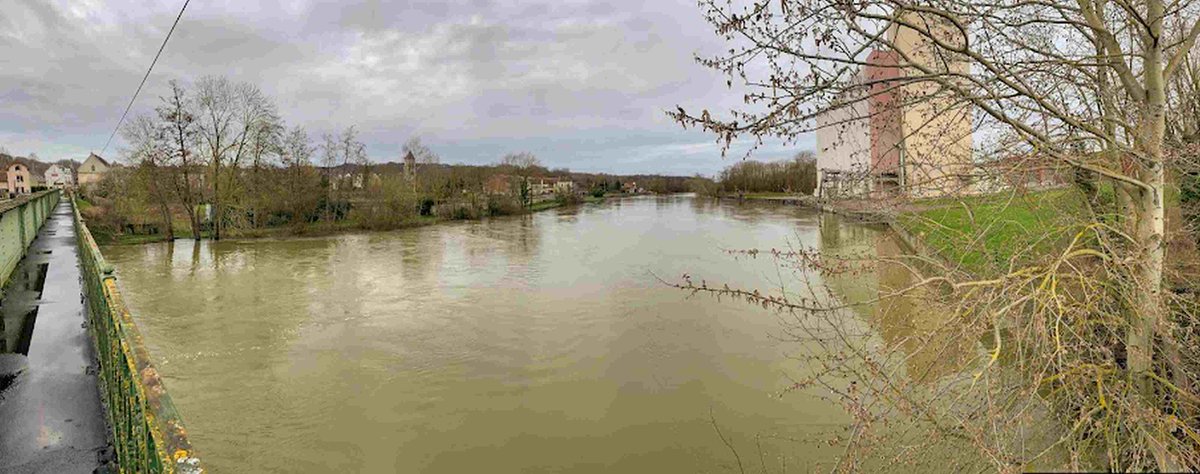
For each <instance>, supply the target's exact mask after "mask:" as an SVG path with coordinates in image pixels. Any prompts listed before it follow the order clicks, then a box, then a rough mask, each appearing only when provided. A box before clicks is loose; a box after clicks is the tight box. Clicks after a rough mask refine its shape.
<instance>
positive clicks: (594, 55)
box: [0, 0, 803, 174]
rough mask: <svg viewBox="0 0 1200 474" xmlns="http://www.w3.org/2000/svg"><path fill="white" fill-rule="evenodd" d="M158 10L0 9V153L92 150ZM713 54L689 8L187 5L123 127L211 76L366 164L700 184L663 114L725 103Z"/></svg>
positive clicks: (708, 158) (709, 151) (0, 3)
mask: <svg viewBox="0 0 1200 474" xmlns="http://www.w3.org/2000/svg"><path fill="white" fill-rule="evenodd" d="M175 8H177V5H166V4H146V3H144V2H142V1H140V0H123V1H112V2H108V3H107V4H103V5H101V4H99V3H96V2H94V1H87V0H74V1H72V0H50V1H47V2H24V1H22V0H0V11H3V12H4V13H5V15H4V16H0V48H3V50H4V51H5V54H4V55H0V101H3V103H4V107H0V145H6V144H7V145H9V148H10V149H12V151H15V152H18V153H27V152H30V151H34V152H38V154H39V155H41V156H44V157H52V158H57V157H58V156H54V153H58V154H61V155H71V154H73V153H74V154H78V153H82V152H85V151H86V150H91V149H95V148H98V147H99V146H102V145H103V141H104V139H105V138H107V135H108V133H109V132H110V131H111V127H112V126H113V124H114V122H115V121H116V119H117V117H118V116H119V114H120V111H121V110H122V109H123V108H124V106H125V103H126V101H128V98H129V95H130V94H131V93H132V91H133V88H134V87H135V86H136V84H137V81H138V80H140V79H141V75H142V73H143V72H144V68H145V67H146V65H147V64H148V63H149V61H150V59H151V58H152V57H153V54H154V52H155V50H157V47H158V44H159V42H160V41H161V39H162V36H163V35H164V34H165V33H166V29H167V28H168V27H169V26H170V22H171V20H173V19H174V14H175V13H176V12H177V10H174V9H175ZM719 47H721V43H720V42H719V40H717V39H716V38H715V37H714V36H713V35H712V34H711V32H710V30H709V27H708V26H707V25H706V24H705V23H704V22H703V20H702V19H701V17H700V12H699V11H698V10H697V7H696V5H695V3H694V2H693V1H692V0H659V1H655V2H633V1H629V2H622V1H617V0H606V1H601V0H596V1H579V0H559V1H545V2H504V1H490V0H461V1H449V2H442V1H432V0H427V1H408V2H392V1H375V0H367V1H358V2H325V1H316V0H313V1H307V2H287V1H282V0H280V1H274V2H272V1H262V2H242V1H238V0H225V1H223V2H222V1H212V2H192V4H191V5H190V6H189V9H188V12H187V14H186V15H185V17H184V19H183V21H182V23H181V24H180V25H179V28H178V29H177V30H176V32H175V36H174V37H173V38H172V40H171V43H170V45H169V46H168V47H167V50H166V52H165V53H164V56H163V58H162V60H161V61H160V63H159V65H158V66H157V67H156V70H155V73H154V74H153V75H152V76H151V78H150V82H149V84H148V85H147V89H146V90H145V91H143V94H142V97H141V98H140V99H139V100H138V103H137V106H136V107H135V108H134V111H135V113H143V112H147V111H150V110H152V108H153V107H154V106H155V105H156V104H157V102H158V100H157V96H158V95H160V94H162V93H164V92H165V88H166V83H167V81H169V80H171V79H181V80H184V81H185V82H186V81H190V80H194V79H196V78H198V77H200V76H202V75H207V74H219V75H226V76H229V77H231V78H232V79H235V80H239V81H248V82H252V83H255V84H257V85H259V86H260V87H261V88H262V89H263V90H264V91H266V92H267V93H268V94H270V95H272V96H273V97H275V99H276V102H277V103H278V105H279V108H280V111H281V112H282V114H283V116H284V117H285V118H286V119H287V120H288V121H289V122H290V123H293V124H301V125H304V126H305V127H307V128H309V129H310V131H311V132H313V134H315V135H319V134H320V133H323V132H328V131H333V130H335V129H337V128H341V127H345V126H348V125H357V126H358V128H359V129H360V131H361V133H362V136H363V138H364V139H365V140H366V141H367V142H368V145H369V148H368V149H369V151H370V153H371V154H372V156H373V157H374V158H375V159H380V160H387V159H394V158H395V156H396V155H397V154H398V153H399V149H400V146H401V144H402V143H403V142H404V140H405V139H406V138H407V136H408V135H409V134H412V133H419V134H422V135H423V136H424V137H425V138H426V142H427V143H429V144H430V145H431V146H433V147H434V148H435V149H439V150H440V151H442V155H443V157H445V158H446V159H448V160H450V161H465V162H487V161H488V160H493V159H494V158H492V157H494V156H500V155H501V154H503V153H504V152H506V151H512V150H520V149H530V150H533V151H535V152H536V151H537V150H544V152H545V154H546V156H545V157H544V160H545V161H546V162H547V163H548V164H550V165H551V166H568V165H569V166H572V167H576V168H579V169H588V170H604V171H621V170H620V169H619V168H620V167H627V168H629V169H628V171H630V172H649V171H654V170H656V169H661V170H663V171H666V170H671V171H672V172H683V171H687V170H689V169H690V170H693V171H701V172H706V173H709V172H712V171H713V170H715V169H718V168H719V167H721V166H724V165H726V164H728V163H727V162H725V161H722V160H721V159H720V158H719V155H718V153H717V151H716V149H715V147H698V148H696V147H690V144H695V143H697V142H705V141H711V137H706V136H704V135H702V134H698V133H695V132H693V131H683V130H681V129H680V128H679V127H678V126H677V125H676V124H673V123H671V122H670V121H669V120H667V119H666V118H665V117H664V115H663V111H664V110H668V109H673V108H674V106H675V105H676V104H683V105H685V106H687V107H692V108H695V107H709V108H712V109H714V110H720V109H721V108H723V107H729V106H732V105H736V104H739V103H740V100H741V98H740V95H738V94H737V93H736V91H729V90H727V89H726V88H725V87H724V80H723V78H721V77H719V76H717V75H715V74H714V73H712V72H711V71H708V70H706V69H703V68H701V67H700V66H698V65H696V64H695V63H694V62H693V60H692V55H693V53H694V52H697V51H701V52H703V51H706V50H713V49H714V48H719ZM802 145H803V144H801V145H798V146H802ZM17 147H25V148H17ZM772 147H774V148H771V151H770V152H769V153H767V155H764V156H765V157H767V158H777V157H783V156H786V155H789V154H790V153H786V150H787V149H790V148H789V147H784V146H782V145H772ZM26 148H29V149H26ZM43 149H44V151H43ZM681 150H682V151H688V153H682V152H681ZM97 151H98V150H97ZM689 174H690V173H689Z"/></svg>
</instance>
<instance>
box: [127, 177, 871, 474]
mask: <svg viewBox="0 0 1200 474" xmlns="http://www.w3.org/2000/svg"><path fill="white" fill-rule="evenodd" d="M877 234H878V232H877V231H875V230H872V229H869V228H866V227H861V226H857V225H854V224H849V223H843V222H840V221H838V220H837V218H836V217H832V216H818V215H817V214H815V213H812V212H810V211H806V210H801V209H797V208H795V207H786V206H778V205H752V204H741V205H739V204H736V203H725V202H722V203H716V202H712V201H708V200H704V199H697V198H692V197H688V196H671V197H639V198H627V199H610V200H608V201H607V202H605V203H602V204H597V205H585V206H582V207H578V208H571V209H556V210H551V211H546V212H542V213H538V214H534V215H529V216H521V217H512V218H500V219H491V220H485V221H478V222H460V223H448V224H443V225H436V226H429V227H423V228H416V229H408V230H401V231H395V232H380V233H363V234H352V235H341V236H334V237H321V238H300V239H288V240H252V241H222V242H217V243H214V242H207V241H206V242H201V243H198V244H193V243H192V242H191V241H182V240H181V241H178V242H175V243H174V244H166V243H163V244H152V245H143V246H117V247H109V248H105V249H104V252H105V254H106V255H107V256H108V257H109V259H110V260H111V262H112V263H114V264H115V265H116V267H117V269H118V275H119V281H120V283H121V287H122V289H123V291H124V293H125V297H126V299H127V301H128V303H129V305H130V306H131V308H132V310H133V311H134V315H135V319H136V320H137V322H138V324H139V325H140V327H141V329H142V332H143V334H144V335H145V339H146V342H147V344H148V345H149V346H150V349H151V353H152V354H153V356H154V357H155V360H156V361H157V363H158V365H159V367H160V370H161V372H162V373H163V374H164V375H165V377H166V383H167V386H168V388H169V390H170V391H171V395H172V397H173V398H174V400H175V403H176V405H177V407H178V408H179V410H180V412H181V413H182V415H183V417H184V420H185V422H186V423H187V427H188V430H189V432H190V434H191V436H192V441H193V443H194V444H195V445H196V447H197V449H198V450H199V451H200V453H201V455H202V458H203V459H205V460H206V463H207V465H208V466H209V468H210V469H211V470H212V471H213V472H218V473H221V472H433V473H454V472H500V473H508V472H512V473H515V472H730V471H731V470H732V471H735V472H736V471H737V470H738V467H737V466H738V462H739V458H740V462H741V463H743V464H744V466H745V468H746V469H748V470H752V471H754V472H760V471H761V470H762V466H766V468H767V470H769V471H770V472H782V471H784V470H785V468H786V470H791V471H801V472H803V471H809V470H812V469H813V468H814V467H815V464H816V463H828V462H830V461H831V460H832V459H833V458H834V457H835V456H836V455H837V454H839V452H840V449H839V448H831V447H827V445H825V444H823V443H820V441H821V440H822V439H824V438H825V437H827V436H829V435H830V434H831V433H837V432H838V430H839V429H842V427H843V426H844V425H845V424H846V423H847V421H848V419H847V416H846V415H845V414H844V412H843V410H842V409H841V408H840V407H839V406H837V405H836V404H835V403H834V402H831V401H829V400H827V399H824V398H822V397H821V395H822V393H820V392H819V391H817V390H812V391H804V392H793V393H789V394H787V395H784V396H778V395H779V394H780V393H781V391H782V390H783V389H784V388H785V387H787V386H788V385H789V380H790V379H789V375H790V374H792V373H794V372H795V371H796V369H797V368H796V367H795V365H796V364H797V362H796V360H794V359H789V358H788V357H787V356H788V354H789V351H790V350H791V347H790V346H789V344H790V343H788V342H784V339H785V338H782V337H780V336H781V334H780V332H781V330H780V321H779V319H778V317H777V316H776V315H775V314H773V313H771V312H769V311H766V310H764V309H762V308H758V307H754V306H750V305H747V304H746V303H743V302H735V301H717V300H715V299H713V298H711V297H704V296H690V295H689V294H688V293H686V292H682V291H679V290H674V289H671V288H669V287H666V286H665V285H664V284H662V283H661V282H660V281H659V280H658V279H657V278H659V277H661V278H663V279H665V280H672V281H678V279H679V278H680V276H681V275H682V274H684V273H687V274H690V275H691V276H692V278H693V279H694V280H695V281H697V282H699V281H700V280H701V279H705V280H707V281H709V282H718V283H722V284H723V283H729V284H730V285H731V286H740V287H758V288H770V287H773V286H778V283H779V281H780V275H781V273H780V272H779V271H778V269H777V268H776V266H775V264H774V262H772V261H771V259H763V258H760V259H752V260H747V259H735V258H733V257H732V256H730V255H729V254H728V253H726V252H725V251H724V250H726V249H744V248H754V247H757V248H772V247H774V248H781V247H785V246H787V245H789V244H790V245H805V246H816V247H818V248H823V249H824V250H827V251H829V250H836V251H845V250H846V249H840V248H838V247H839V246H852V245H858V246H864V245H865V246H868V247H869V246H871V245H874V244H872V243H871V242H872V239H874V238H876V237H877ZM846 235H850V236H854V238H853V239H846V238H844V237H845V236H846ZM864 242H865V244H864ZM714 423H715V425H716V426H715V427H714ZM716 427H719V428H720V435H718V432H717V430H716V429H715V428H716ZM722 436H724V437H725V438H726V439H727V440H728V442H729V443H730V444H731V445H732V446H733V448H734V450H736V451H737V453H738V457H735V456H734V454H733V452H732V450H731V449H730V447H729V446H726V444H725V443H724V442H723V441H722Z"/></svg>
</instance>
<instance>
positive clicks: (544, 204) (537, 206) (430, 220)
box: [80, 195, 625, 245]
mask: <svg viewBox="0 0 1200 474" xmlns="http://www.w3.org/2000/svg"><path fill="white" fill-rule="evenodd" d="M613 197H625V195H619V196H613ZM606 198H607V197H595V196H583V197H581V198H580V201H579V202H564V201H561V200H557V199H551V200H546V201H541V202H537V203H533V204H532V205H530V206H529V207H528V208H526V209H525V212H522V213H519V214H511V215H509V216H519V215H526V214H532V213H536V212H542V211H547V210H550V209H557V208H561V207H569V206H578V205H583V204H596V203H601V202H604V200H605V199H606ZM85 207H90V204H86V201H81V203H80V209H84V208H85ZM489 217H508V216H489ZM463 220H472V219H453V218H444V217H438V216H416V217H413V218H410V219H405V220H402V221H399V222H395V223H390V224H387V225H380V224H377V223H365V222H360V221H358V220H356V219H353V218H350V219H345V220H340V221H318V222H308V223H305V224H303V225H298V226H297V225H291V226H279V227H260V228H253V229H226V230H225V234H224V236H223V237H222V238H223V239H229V240H248V239H273V238H274V239H278V238H288V237H322V236H328V235H337V234H342V233H349V232H388V231H394V230H401V229H412V228H417V227H424V226H429V225H434V224H440V223H444V222H456V221H463ZM200 237H201V238H202V239H208V238H209V233H208V232H202V233H201V236H200ZM192 238H193V236H192V233H191V231H190V230H188V229H187V228H186V227H183V226H181V227H180V229H179V230H177V231H176V232H175V239H192ZM166 240H167V238H166V236H165V235H163V234H148V235H146V234H100V235H98V236H97V241H99V243H100V244H102V245H142V244H150V243H156V242H165V241H166Z"/></svg>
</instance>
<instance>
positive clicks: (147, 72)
mask: <svg viewBox="0 0 1200 474" xmlns="http://www.w3.org/2000/svg"><path fill="white" fill-rule="evenodd" d="M191 1H192V0H184V2H183V8H180V9H179V15H178V16H176V17H175V23H172V24H171V30H170V31H167V37H166V38H163V42H162V46H159V47H158V53H156V54H155V55H154V60H153V61H150V67H149V68H146V75H145V76H142V83H141V84H138V87H137V90H136V91H134V92H133V97H132V98H130V99H129V105H126V106H125V112H123V113H122V114H121V120H118V121H117V126H116V127H114V128H113V131H112V133H110V134H109V135H108V141H106V142H104V149H103V150H100V154H101V155H103V154H104V152H106V151H108V145H110V144H112V139H113V137H115V136H117V130H120V129H121V124H123V123H125V116H126V115H129V109H132V108H133V102H134V101H136V100H137V97H138V94H140V93H141V92H142V86H145V85H146V79H149V78H150V71H153V70H154V65H155V64H157V63H158V57H159V56H162V52H163V50H164V49H167V41H169V40H170V39H171V33H174V32H175V27H176V26H178V25H179V19H180V18H183V11H184V10H187V6H188V2H191Z"/></svg>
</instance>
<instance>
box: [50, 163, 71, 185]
mask: <svg viewBox="0 0 1200 474" xmlns="http://www.w3.org/2000/svg"><path fill="white" fill-rule="evenodd" d="M45 176H46V186H49V187H51V188H58V189H63V188H70V187H72V186H74V185H75V177H74V175H72V174H71V169H70V168H68V167H66V166H59V165H58V164H53V165H50V167H49V168H47V169H46V173H45Z"/></svg>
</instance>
